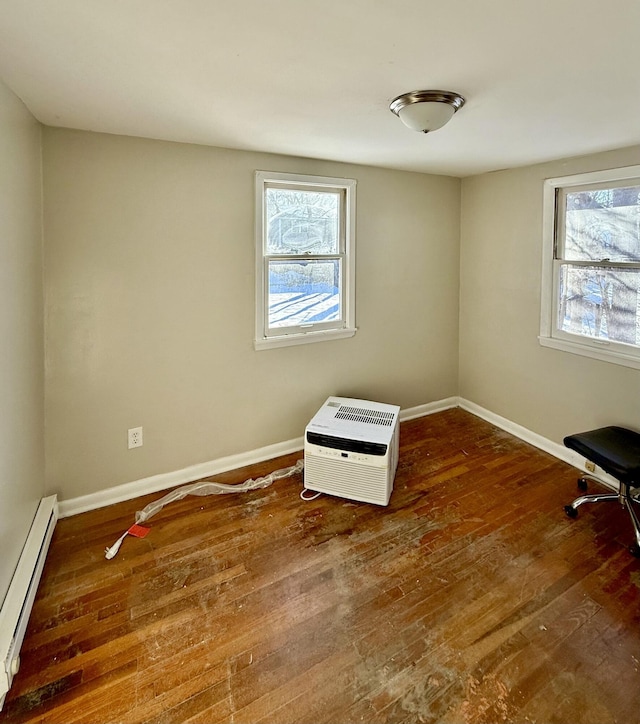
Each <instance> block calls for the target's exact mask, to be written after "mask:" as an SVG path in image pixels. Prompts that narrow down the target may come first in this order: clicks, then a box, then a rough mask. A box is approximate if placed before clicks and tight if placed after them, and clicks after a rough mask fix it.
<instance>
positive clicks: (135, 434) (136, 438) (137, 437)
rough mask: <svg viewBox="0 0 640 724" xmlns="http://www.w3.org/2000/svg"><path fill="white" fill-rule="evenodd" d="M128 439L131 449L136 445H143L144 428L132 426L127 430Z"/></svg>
mask: <svg viewBox="0 0 640 724" xmlns="http://www.w3.org/2000/svg"><path fill="white" fill-rule="evenodd" d="M127 440H128V441H129V450H131V448H134V447H142V428H141V427H132V428H131V429H130V430H127Z"/></svg>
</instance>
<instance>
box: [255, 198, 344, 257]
mask: <svg viewBox="0 0 640 724" xmlns="http://www.w3.org/2000/svg"><path fill="white" fill-rule="evenodd" d="M266 208H267V249H266V253H267V254H305V253H312V254H337V253H338V252H339V228H340V193H339V192H336V191H301V190H291V189H280V188H267V190H266Z"/></svg>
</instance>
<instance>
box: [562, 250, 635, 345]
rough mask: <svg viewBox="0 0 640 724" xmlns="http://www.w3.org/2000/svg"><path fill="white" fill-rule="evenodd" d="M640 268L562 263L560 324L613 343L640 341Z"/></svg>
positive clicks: (572, 330)
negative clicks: (625, 268) (624, 268)
mask: <svg viewBox="0 0 640 724" xmlns="http://www.w3.org/2000/svg"><path fill="white" fill-rule="evenodd" d="M639 292H640V270H639V269H633V270H624V271H621V270H611V269H601V268H594V267H583V266H573V265H571V264H562V265H561V268H560V289H559V299H558V302H559V304H558V327H559V329H561V330H563V331H564V332H570V333H572V334H580V335H583V336H586V337H593V338H595V339H607V340H609V341H611V342H624V343H626V344H640V293H639Z"/></svg>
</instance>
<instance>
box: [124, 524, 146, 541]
mask: <svg viewBox="0 0 640 724" xmlns="http://www.w3.org/2000/svg"><path fill="white" fill-rule="evenodd" d="M150 530H151V528H145V527H144V526H143V525H138V524H137V523H134V524H133V525H132V526H131V528H129V530H128V531H127V533H129V534H130V535H134V536H135V537H136V538H144V537H145V535H147V533H148V532H149V531H150Z"/></svg>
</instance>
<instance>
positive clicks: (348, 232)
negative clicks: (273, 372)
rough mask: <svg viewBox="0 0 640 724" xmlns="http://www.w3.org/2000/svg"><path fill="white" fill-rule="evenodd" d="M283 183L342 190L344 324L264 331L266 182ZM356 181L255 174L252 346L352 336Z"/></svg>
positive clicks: (256, 347)
mask: <svg viewBox="0 0 640 724" xmlns="http://www.w3.org/2000/svg"><path fill="white" fill-rule="evenodd" d="M274 181H275V182H282V183H288V184H294V185H296V186H305V185H307V186H309V187H311V188H321V187H323V186H325V187H327V188H339V189H344V191H345V205H344V212H345V225H344V230H345V252H344V268H343V275H344V297H343V299H342V300H341V301H342V304H343V305H344V326H343V327H341V328H334V329H326V328H325V329H317V330H314V329H309V330H308V331H304V332H296V333H288V334H283V335H269V336H267V334H266V315H267V311H268V310H267V309H266V306H265V305H266V299H265V293H266V285H265V263H264V228H265V193H264V191H265V184H267V183H269V182H274ZM355 191H356V181H355V180H354V179H346V178H332V177H328V176H309V175H303V174H291V173H280V172H272V171H256V173H255V237H256V238H255V250H256V252H255V257H256V268H255V275H256V298H255V339H254V343H253V344H254V349H256V350H263V349H272V348H275V347H290V346H293V345H298V344H309V343H313V342H326V341H329V340H334V339H344V338H347V337H353V335H354V334H355V333H356V331H357V328H356V324H355V270H356V259H355V238H356V213H355Z"/></svg>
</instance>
